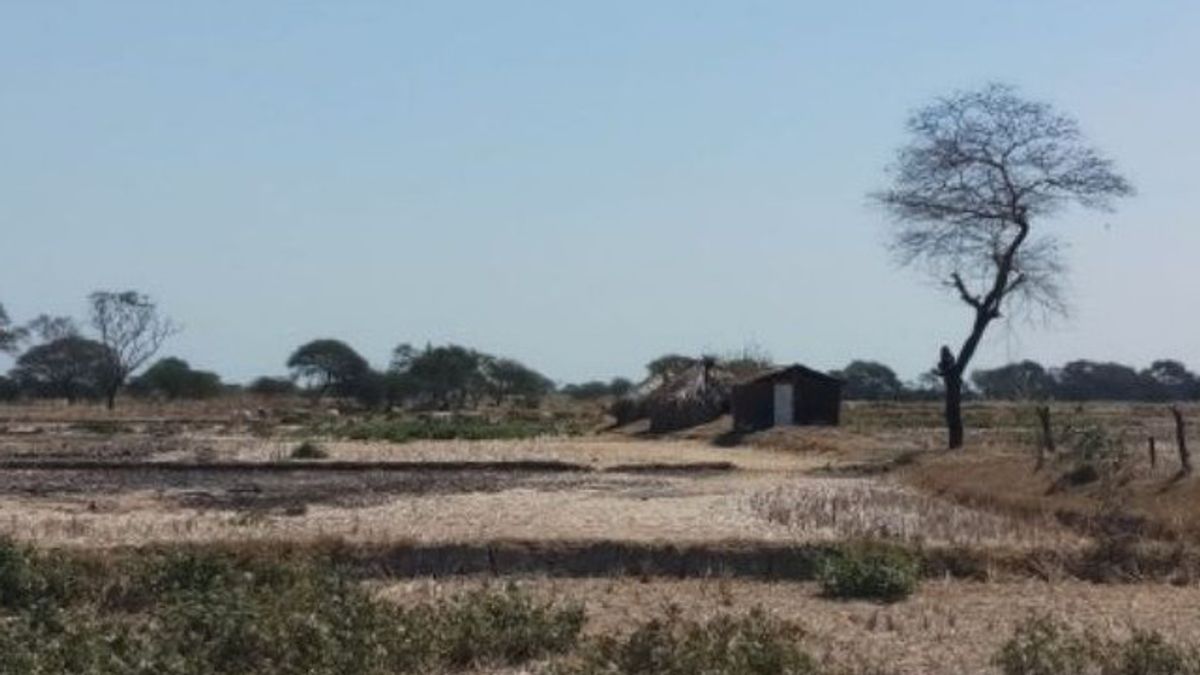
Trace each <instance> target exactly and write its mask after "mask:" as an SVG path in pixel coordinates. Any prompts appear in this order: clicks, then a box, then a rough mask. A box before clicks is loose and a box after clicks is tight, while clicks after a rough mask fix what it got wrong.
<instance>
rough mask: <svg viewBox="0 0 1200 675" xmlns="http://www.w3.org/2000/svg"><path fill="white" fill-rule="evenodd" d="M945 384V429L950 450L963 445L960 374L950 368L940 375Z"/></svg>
mask: <svg viewBox="0 0 1200 675" xmlns="http://www.w3.org/2000/svg"><path fill="white" fill-rule="evenodd" d="M942 382H944V383H945V385H946V431H947V432H948V434H949V438H948V440H949V445H950V449H951V450H958V449H959V448H961V447H962V446H963V418H962V375H960V374H959V373H958V371H956V370H951V371H949V372H946V373H944V374H943V375H942Z"/></svg>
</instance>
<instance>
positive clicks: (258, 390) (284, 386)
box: [246, 377, 296, 396]
mask: <svg viewBox="0 0 1200 675" xmlns="http://www.w3.org/2000/svg"><path fill="white" fill-rule="evenodd" d="M246 391H248V392H250V393H251V394H256V395H258V396H288V395H290V394H295V393H296V383H295V382H293V381H291V380H289V379H288V378H286V377H259V378H256V379H255V380H254V381H253V382H251V383H250V384H249V385H247V386H246Z"/></svg>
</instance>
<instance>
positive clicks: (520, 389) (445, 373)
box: [0, 291, 1200, 410]
mask: <svg viewBox="0 0 1200 675" xmlns="http://www.w3.org/2000/svg"><path fill="white" fill-rule="evenodd" d="M88 309H89V312H88V317H87V319H86V320H85V321H84V322H82V323H81V322H78V321H76V320H75V319H73V318H71V317H63V316H48V315H40V316H38V317H36V318H34V319H32V320H30V321H28V322H27V323H25V324H15V323H14V322H13V321H12V320H11V319H10V318H9V316H8V314H7V312H5V310H4V307H3V305H0V351H3V352H6V353H10V354H12V355H14V356H16V364H15V366H14V367H13V368H12V369H11V370H10V371H9V373H8V374H7V375H0V400H14V399H17V398H55V399H65V400H66V401H68V402H70V403H73V402H75V401H79V400H103V401H105V402H106V403H107V404H108V405H109V406H112V405H114V404H115V401H116V397H117V394H118V393H119V392H121V391H124V392H126V393H128V394H129V395H132V396H136V397H147V398H160V399H168V400H172V399H203V398H211V397H215V396H219V395H221V394H222V393H225V392H228V391H231V390H237V389H240V388H239V387H236V386H234V385H228V384H225V383H222V382H221V378H220V377H219V376H218V375H217V374H216V373H214V372H210V371H205V370H198V369H194V368H192V367H191V365H190V364H188V362H187V361H184V360H183V359H179V358H176V357H167V358H162V359H159V360H157V361H155V362H153V363H150V361H151V359H152V358H153V357H154V356H155V355H156V354H157V352H158V351H159V350H160V348H161V347H162V345H163V343H164V342H165V341H166V339H167V338H168V337H170V336H171V335H173V334H175V333H177V332H178V330H179V329H178V327H177V326H176V324H174V323H173V322H172V321H171V320H170V319H169V318H167V317H165V316H164V315H162V313H161V312H160V311H159V309H158V306H157V305H156V304H155V303H154V302H153V300H151V299H150V298H149V297H148V296H146V295H143V294H141V293H137V292H135V291H97V292H95V293H92V294H91V295H89V296H88ZM703 358H710V359H713V360H714V361H719V362H720V363H721V364H722V365H723V367H726V368H728V369H729V370H731V371H732V372H745V373H752V372H755V371H756V370H762V369H765V368H768V367H770V359H769V357H767V356H766V355H764V354H757V353H753V352H749V351H747V352H743V353H741V354H734V355H728V356H725V357H720V358H718V357H700V358H695V357H689V356H683V355H679V354H673V353H672V354H665V355H662V356H660V357H658V358H656V359H653V360H652V361H650V362H649V363H647V364H646V377H648V378H654V377H664V376H669V375H670V374H671V373H675V372H679V371H681V370H683V369H686V368H688V367H690V366H692V365H694V364H696V363H699V362H700V361H701V360H702V359H703ZM147 364H149V365H148V366H147ZM286 366H287V368H288V370H289V376H288V377H260V378H258V379H256V380H254V381H253V382H251V383H250V384H249V385H247V386H246V387H245V390H246V391H248V392H250V393H253V394H259V395H267V396H270V395H288V394H299V393H306V394H309V395H313V396H317V397H320V396H330V397H336V398H346V399H353V400H355V401H357V402H359V403H360V404H362V405H364V406H368V407H396V406H403V407H411V408H421V409H434V410H460V409H464V408H474V407H478V406H479V405H481V404H484V403H490V404H493V405H500V404H516V405H524V406H536V405H538V404H539V403H540V402H541V401H542V399H544V398H545V397H546V396H547V395H549V394H551V393H555V392H557V393H560V394H563V395H566V396H568V397H570V398H573V399H577V400H596V399H604V398H617V397H621V396H625V395H626V394H628V393H629V392H631V391H632V390H633V389H634V387H635V386H636V385H635V383H634V382H632V381H631V380H628V379H626V378H621V377H617V378H613V379H611V380H608V381H602V380H594V381H588V382H582V383H576V384H567V385H564V386H562V387H561V388H560V387H556V385H555V383H554V382H553V381H552V380H550V378H548V377H546V376H545V375H543V374H541V373H539V372H538V371H537V370H534V369H533V368H530V367H529V366H526V365H525V364H523V363H521V362H520V361H517V360H515V359H511V358H505V357H500V356H496V355H493V354H489V353H486V352H483V351H479V350H476V349H471V348H468V347H464V346H461V345H455V344H447V345H426V346H424V347H422V348H416V347H413V346H412V345H410V344H407V343H404V344H400V345H398V346H397V347H396V348H395V349H393V350H392V353H391V359H390V362H389V364H388V366H387V367H386V368H385V369H383V370H376V369H374V368H372V367H371V365H370V363H369V362H368V361H367V359H365V358H364V357H363V356H362V355H360V354H359V353H358V352H357V351H355V350H354V349H353V348H352V347H350V346H349V345H348V344H346V343H345V342H342V341H340V340H336V339H332V338H324V339H318V340H312V341H310V342H307V343H305V344H303V345H301V346H299V347H298V348H296V349H295V350H294V351H293V352H292V353H291V355H290V356H289V357H288V358H287V360H286ZM143 368H144V370H142V369H143ZM139 370H142V372H140V374H139V373H138V371H139ZM830 374H831V375H833V376H835V377H837V378H839V379H841V380H842V381H843V383H844V385H843V396H844V397H845V398H846V399H851V400H884V401H904V400H936V399H939V398H942V397H944V395H945V392H944V389H943V387H942V384H943V381H944V379H943V378H942V376H941V375H940V374H938V373H937V372H936V370H935V371H930V372H929V373H926V374H924V375H923V376H921V377H920V378H919V379H918V380H917V381H916V382H913V383H908V382H904V381H902V380H901V379H900V378H899V376H897V374H896V372H895V371H894V370H892V369H891V368H890V367H888V366H887V365H885V364H883V363H880V362H878V361H870V360H854V361H851V362H850V363H849V364H847V365H846V366H845V367H844V368H841V369H839V370H834V371H832V372H831V373H830ZM963 389H964V391H963V394H964V396H965V397H968V398H980V399H995V400H1045V399H1056V400H1066V401H1095V400H1120V401H1191V400H1200V376H1198V375H1197V374H1195V373H1193V372H1192V371H1190V370H1189V369H1188V368H1187V367H1186V366H1185V365H1184V364H1183V363H1181V362H1179V361H1177V360H1172V359H1160V360H1157V361H1154V362H1153V363H1151V364H1150V366H1149V367H1147V368H1143V369H1140V370H1139V369H1137V368H1134V367H1132V366H1128V365H1124V364H1120V363H1112V362H1098V361H1089V360H1083V359H1080V360H1075V361H1070V362H1068V363H1066V364H1064V365H1063V366H1061V367H1049V368H1048V367H1045V366H1043V365H1041V364H1039V363H1037V362H1035V361H1031V360H1025V361H1020V362H1016V363H1010V364H1007V365H1004V366H1000V367H998V368H991V369H977V370H975V371H973V372H972V373H971V374H970V377H969V379H968V381H965V382H964V386H963Z"/></svg>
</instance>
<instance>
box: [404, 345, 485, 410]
mask: <svg viewBox="0 0 1200 675" xmlns="http://www.w3.org/2000/svg"><path fill="white" fill-rule="evenodd" d="M484 360H485V358H484V356H483V355H482V354H480V353H479V352H476V351H475V350H473V349H467V348H466V347H461V346H459V345H453V344H451V345H446V346H443V347H434V346H432V345H429V346H426V347H425V349H424V350H423V351H420V352H418V351H416V350H414V349H413V348H412V347H411V346H410V345H407V344H402V345H400V346H399V347H397V348H396V349H395V351H394V352H393V358H392V366H391V372H392V373H393V374H395V375H397V376H399V377H398V379H399V380H400V381H401V382H402V383H403V385H402V386H403V388H404V389H405V390H407V391H409V392H411V394H412V395H413V396H415V397H416V398H419V399H423V400H424V401H426V402H427V403H429V404H430V405H433V406H434V407H436V408H438V409H441V410H449V409H454V408H464V407H466V406H467V405H468V404H470V403H471V402H472V401H474V400H477V399H478V398H479V397H481V396H482V395H483V394H484V393H485V385H486V380H485V378H484V376H483V373H482V372H481V366H482V364H483V363H484Z"/></svg>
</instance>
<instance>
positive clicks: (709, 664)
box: [555, 608, 817, 675]
mask: <svg viewBox="0 0 1200 675" xmlns="http://www.w3.org/2000/svg"><path fill="white" fill-rule="evenodd" d="M799 638H800V630H799V628H798V627H796V626H795V625H794V624H790V623H787V622H783V621H779V620H777V619H773V618H771V617H770V616H768V615H767V614H765V613H764V612H763V611H762V610H754V611H752V612H750V613H749V614H747V615H745V616H742V617H731V616H718V617H716V618H713V619H711V620H709V621H707V622H705V623H698V622H695V621H689V620H686V619H684V618H682V617H681V615H680V613H679V611H678V609H677V608H671V609H670V610H669V611H668V612H667V615H666V616H665V617H664V618H661V619H652V620H650V621H648V622H646V623H644V624H642V625H640V626H638V627H637V628H635V629H634V630H633V632H632V633H630V634H629V635H628V636H627V637H624V638H614V637H607V636H606V637H602V638H599V639H597V640H595V641H593V642H591V643H590V644H588V645H586V646H585V647H584V648H583V649H582V650H581V654H580V656H579V658H578V659H576V660H574V661H573V662H569V663H566V664H560V665H559V666H558V667H557V668H556V669H555V670H556V672H557V673H560V674H563V675H601V674H604V675H624V674H629V675H633V674H635V673H646V674H647V675H649V674H651V673H653V674H655V675H692V674H693V673H706V674H710V675H798V674H807V673H816V672H817V667H816V664H815V662H814V661H813V659H812V658H811V657H810V656H808V654H806V653H805V652H804V651H803V650H802V649H801V648H800V647H799V645H798V642H797V641H798V639H799Z"/></svg>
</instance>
